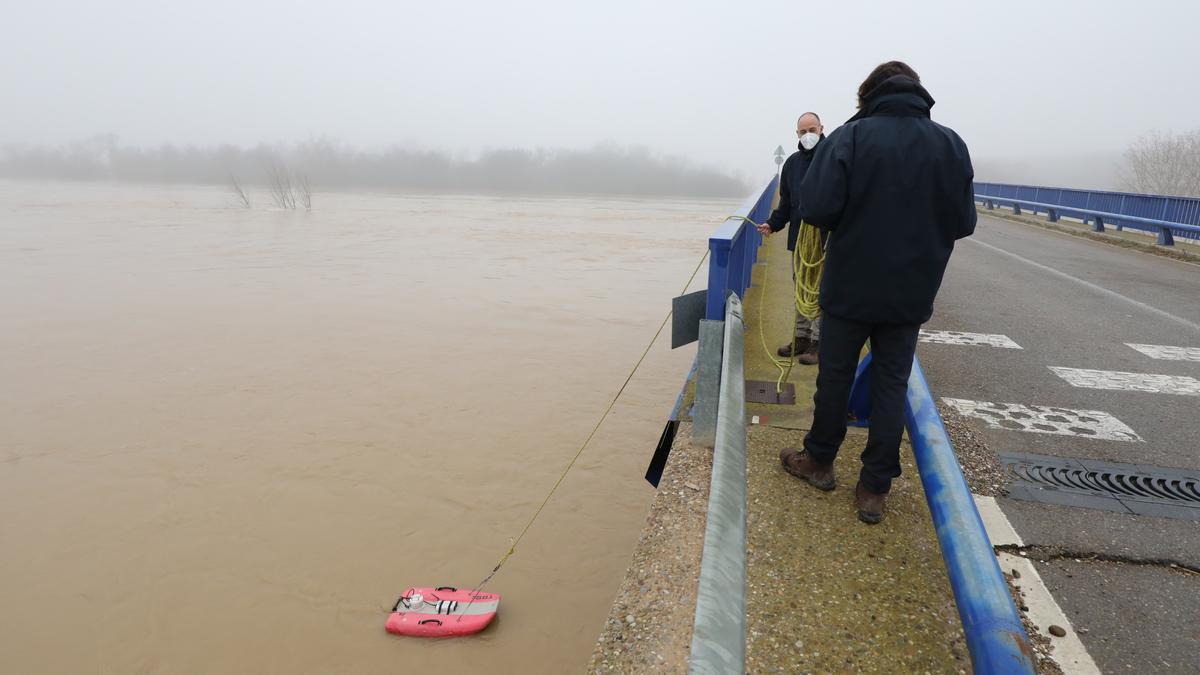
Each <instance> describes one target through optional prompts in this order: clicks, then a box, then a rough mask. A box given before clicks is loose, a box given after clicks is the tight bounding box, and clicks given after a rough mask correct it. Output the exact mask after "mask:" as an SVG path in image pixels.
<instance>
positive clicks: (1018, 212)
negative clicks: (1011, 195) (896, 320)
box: [1013, 202, 1021, 216]
mask: <svg viewBox="0 0 1200 675" xmlns="http://www.w3.org/2000/svg"><path fill="white" fill-rule="evenodd" d="M1013 215H1014V216H1019V215H1021V205H1020V204H1018V203H1016V202H1013Z"/></svg>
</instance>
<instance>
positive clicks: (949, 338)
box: [920, 330, 1021, 349]
mask: <svg viewBox="0 0 1200 675" xmlns="http://www.w3.org/2000/svg"><path fill="white" fill-rule="evenodd" d="M920 340H921V342H926V343H929V344H934V345H980V346H984V347H1001V348H1003V349H1020V348H1021V345H1019V344H1017V343H1016V342H1013V341H1012V339H1010V338H1009V337H1008V336H1007V335H990V334H988V333H963V332H960V331H954V330H922V331H921V337H920Z"/></svg>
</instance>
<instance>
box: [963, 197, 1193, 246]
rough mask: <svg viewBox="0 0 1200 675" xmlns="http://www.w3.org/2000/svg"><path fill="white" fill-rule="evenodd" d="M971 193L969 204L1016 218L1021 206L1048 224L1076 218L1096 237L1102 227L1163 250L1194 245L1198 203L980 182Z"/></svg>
mask: <svg viewBox="0 0 1200 675" xmlns="http://www.w3.org/2000/svg"><path fill="white" fill-rule="evenodd" d="M974 191H975V201H977V202H983V203H984V204H985V205H987V206H988V207H989V208H991V207H992V206H993V205H995V204H1007V205H1010V206H1013V208H1014V211H1015V212H1017V213H1020V208H1021V207H1022V206H1025V207H1028V208H1029V209H1030V210H1032V211H1034V213H1035V214H1036V213H1037V212H1038V211H1039V210H1040V211H1046V213H1047V215H1048V217H1049V220H1050V221H1051V222H1054V221H1056V220H1058V219H1059V218H1060V217H1062V216H1066V217H1069V218H1079V219H1080V220H1082V221H1083V222H1084V223H1089V222H1090V223H1091V224H1092V229H1093V230H1094V231H1096V232H1103V231H1104V226H1105V225H1111V226H1113V227H1115V228H1116V229H1118V230H1121V229H1124V228H1129V229H1135V230H1143V231H1147V232H1154V233H1156V234H1157V235H1158V243H1159V244H1160V245H1163V246H1172V245H1174V243H1175V237H1177V236H1178V237H1184V238H1187V239H1200V198H1198V197H1173V196H1169V195H1145V194H1138V193H1134V192H1108V191H1102V190H1075V189H1071V188H1056V187H1041V186H1036V185H1010V184H1006V183H980V182H976V183H975V188H974Z"/></svg>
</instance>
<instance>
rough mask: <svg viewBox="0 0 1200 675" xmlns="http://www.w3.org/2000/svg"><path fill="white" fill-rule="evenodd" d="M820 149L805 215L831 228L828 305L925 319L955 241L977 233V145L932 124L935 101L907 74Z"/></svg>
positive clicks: (803, 192)
mask: <svg viewBox="0 0 1200 675" xmlns="http://www.w3.org/2000/svg"><path fill="white" fill-rule="evenodd" d="M864 98H865V100H864V102H863V107H862V109H861V110H860V111H859V113H858V114H857V115H855V116H854V117H852V118H851V119H850V120H849V121H847V122H846V124H844V125H843V126H841V127H840V128H838V129H837V130H836V131H834V132H833V133H832V134H830V135H829V138H828V139H827V140H825V141H823V142H821V143H819V144H818V145H817V146H816V148H815V150H816V153H815V154H814V156H813V159H812V164H811V166H810V167H809V169H808V173H807V175H806V176H805V179H804V181H803V182H802V183H801V186H800V211H801V212H800V216H801V217H802V218H803V219H804V220H805V221H807V222H809V223H813V224H815V225H818V226H820V227H822V228H825V229H828V230H829V231H830V235H829V243H828V245H827V248H826V254H825V271H824V275H823V277H822V279H821V296H820V298H821V309H822V310H823V311H824V312H826V313H828V314H832V315H834V316H838V317H842V318H845V319H850V320H853V321H862V322H866V323H887V324H913V323H924V322H925V321H928V320H929V317H930V316H931V315H932V314H933V300H934V297H935V296H936V295H937V292H938V288H939V287H940V286H941V283H942V276H943V275H944V274H945V271H946V263H947V262H948V261H949V260H950V253H951V252H952V251H953V250H954V242H955V241H956V240H957V239H961V238H963V237H966V236H968V235H970V234H971V233H973V232H974V231H975V218H976V216H975V202H974V197H973V195H972V180H973V179H974V175H975V174H974V171H973V169H972V168H971V157H970V155H969V154H968V152H967V145H966V143H964V142H963V140H962V139H961V138H959V136H958V134H956V133H954V131H953V130H952V129H949V128H947V127H944V126H942V125H940V124H937V123H935V122H933V121H932V120H930V119H929V109H930V108H931V107H933V98H932V97H931V96H930V95H929V92H927V91H925V88H924V87H922V86H921V85H920V84H919V83H917V82H916V81H915V80H913V79H911V78H908V77H904V76H897V77H892V78H890V79H888V80H885V81H884V82H883V83H882V84H880V85H879V86H878V87H876V88H875V89H874V90H873V91H871V93H869V94H868V95H867V96H866V97H864Z"/></svg>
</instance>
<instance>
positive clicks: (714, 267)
mask: <svg viewBox="0 0 1200 675" xmlns="http://www.w3.org/2000/svg"><path fill="white" fill-rule="evenodd" d="M778 187H779V176H775V177H774V178H772V179H771V181H770V182H769V183H767V186H766V187H765V188H763V191H762V193H761V194H759V195H757V196H756V195H750V197H748V198H747V199H746V201H744V202H742V205H741V206H740V207H738V210H737V211H736V212H735V213H734V215H732V216H730V217H729V218H728V219H726V220H725V222H724V223H722V224H721V227H719V228H718V229H717V231H716V232H715V233H713V235H712V236H711V237H709V238H708V251H709V259H708V295H707V296H706V298H705V302H706V304H705V310H704V318H706V319H708V320H710V321H720V320H721V319H724V318H725V298H726V297H727V296H728V295H729V291H733V292H734V293H737V294H738V297H739V298H743V299H745V294H746V289H747V288H749V286H750V274H751V272H752V271H753V270H754V262H755V260H757V259H758V247H759V245H760V244H762V235H761V234H759V233H758V230H757V229H755V228H754V227H753V226H752V225H750V223H747V222H746V221H745V220H743V218H748V219H750V220H752V221H754V222H756V223H762V222H764V221H765V220H766V219H767V217H768V216H770V215H771V203H772V202H773V201H774V200H775V191H776V189H777V188H778Z"/></svg>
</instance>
